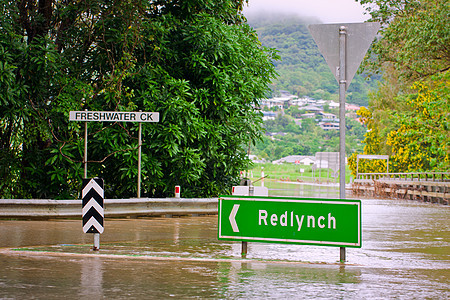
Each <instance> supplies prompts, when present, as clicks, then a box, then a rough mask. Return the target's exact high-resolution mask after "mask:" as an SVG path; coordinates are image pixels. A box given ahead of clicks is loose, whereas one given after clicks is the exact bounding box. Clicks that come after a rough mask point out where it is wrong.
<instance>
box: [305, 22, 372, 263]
mask: <svg viewBox="0 0 450 300" xmlns="http://www.w3.org/2000/svg"><path fill="white" fill-rule="evenodd" d="M308 28H309V31H310V32H311V35H312V36H313V38H314V41H315V42H316V44H317V46H318V47H319V50H320V52H321V53H322V55H323V57H324V58H325V60H326V62H327V64H328V66H329V68H330V70H331V72H332V73H333V74H334V76H335V78H336V80H337V81H338V83H339V197H340V198H341V199H345V92H346V90H347V88H348V87H349V85H350V82H351V81H352V79H353V77H354V75H355V74H356V71H357V70H358V68H359V65H360V64H361V62H362V60H363V58H364V56H365V55H366V52H367V50H368V49H369V47H370V45H371V43H372V41H373V39H374V38H375V35H376V33H377V32H378V30H379V29H380V23H377V22H373V23H347V24H315V25H309V27H308ZM340 260H341V261H345V260H346V257H345V248H344V247H341V249H340Z"/></svg>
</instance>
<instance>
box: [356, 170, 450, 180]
mask: <svg viewBox="0 0 450 300" xmlns="http://www.w3.org/2000/svg"><path fill="white" fill-rule="evenodd" d="M356 180H406V181H439V182H448V181H450V172H414V173H358V174H357V175H356Z"/></svg>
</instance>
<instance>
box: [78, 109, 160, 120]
mask: <svg viewBox="0 0 450 300" xmlns="http://www.w3.org/2000/svg"><path fill="white" fill-rule="evenodd" d="M69 121H82V122H83V121H84V122H159V112H129V111H71V112H70V113H69Z"/></svg>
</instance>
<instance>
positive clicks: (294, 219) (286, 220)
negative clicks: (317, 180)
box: [258, 209, 336, 231]
mask: <svg viewBox="0 0 450 300" xmlns="http://www.w3.org/2000/svg"><path fill="white" fill-rule="evenodd" d="M267 219H268V213H267V211H266V210H263V209H260V210H259V217H258V225H260V226H261V225H265V226H267V225H268V224H270V225H272V226H278V225H280V226H283V227H286V226H290V227H294V224H295V225H296V226H297V227H298V230H297V231H300V230H301V229H302V227H303V221H304V219H305V215H301V216H299V215H294V212H293V211H291V213H290V214H288V212H287V211H285V212H284V214H281V215H280V216H278V215H276V214H272V215H271V216H270V219H269V222H268V220H267ZM316 224H317V226H318V227H319V228H325V227H327V225H328V229H336V219H335V218H334V217H333V216H332V215H331V213H329V214H328V217H324V216H319V217H318V218H317V223H316V218H315V216H306V226H307V227H312V228H315V227H316Z"/></svg>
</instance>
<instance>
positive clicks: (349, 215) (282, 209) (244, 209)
mask: <svg viewBox="0 0 450 300" xmlns="http://www.w3.org/2000/svg"><path fill="white" fill-rule="evenodd" d="M361 235H362V231H361V201H360V200H342V199H336V200H331V199H314V198H285V197H252V196H221V197H220V198H219V228H218V238H219V240H235V241H246V242H247V241H257V242H269V243H287V244H304V245H319V246H335V247H355V248H360V247H361V246H362V239H361Z"/></svg>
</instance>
